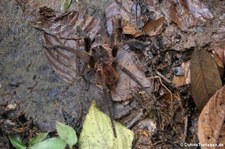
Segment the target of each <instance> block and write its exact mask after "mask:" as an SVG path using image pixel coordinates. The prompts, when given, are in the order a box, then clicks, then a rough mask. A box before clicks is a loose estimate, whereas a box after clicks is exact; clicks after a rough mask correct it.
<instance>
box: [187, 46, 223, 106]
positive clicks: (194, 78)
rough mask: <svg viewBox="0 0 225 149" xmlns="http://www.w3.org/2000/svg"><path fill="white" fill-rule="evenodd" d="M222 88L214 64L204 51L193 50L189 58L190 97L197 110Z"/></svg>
mask: <svg viewBox="0 0 225 149" xmlns="http://www.w3.org/2000/svg"><path fill="white" fill-rule="evenodd" d="M221 86H222V82H221V79H220V74H219V71H218V69H217V66H216V63H215V61H214V59H213V58H212V57H211V55H210V54H209V53H208V52H207V51H206V50H205V49H198V48H197V49H195V50H194V52H193V55H192V58H191V88H192V97H193V98H194V102H195V104H196V106H197V108H198V109H199V110H202V109H203V108H204V106H205V105H206V104H207V102H208V100H209V98H210V97H211V96H212V95H213V94H214V93H215V92H216V91H217V90H218V89H220V88H221Z"/></svg>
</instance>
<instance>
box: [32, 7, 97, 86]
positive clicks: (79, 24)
mask: <svg viewBox="0 0 225 149" xmlns="http://www.w3.org/2000/svg"><path fill="white" fill-rule="evenodd" d="M33 26H34V27H36V28H38V29H40V30H42V31H44V36H43V40H44V46H45V48H46V49H45V53H46V57H47V59H48V60H49V62H50V64H51V65H52V68H53V69H54V70H55V72H56V73H57V74H58V75H59V76H60V77H61V78H62V79H63V80H65V81H67V82H69V83H74V82H76V80H77V79H79V75H80V74H79V73H80V70H79V69H80V68H81V67H82V65H83V63H84V62H88V61H89V58H90V56H89V55H88V54H87V53H85V52H84V48H85V45H84V36H85V35H86V36H89V37H90V38H91V40H92V39H93V38H94V37H95V36H96V35H97V34H98V33H99V31H100V30H101V25H100V19H96V18H94V17H90V16H86V15H84V14H81V13H79V12H77V11H71V12H67V13H61V14H59V13H56V12H54V10H51V9H49V8H47V7H45V8H41V9H40V17H39V19H38V20H37V21H36V22H34V23H33ZM78 28H79V29H80V30H81V31H82V32H80V31H79V30H78ZM84 34H85V35H84ZM55 45H59V46H62V45H65V46H66V47H69V48H60V47H54V48H53V46H55ZM80 63H81V64H80ZM77 68H79V69H77Z"/></svg>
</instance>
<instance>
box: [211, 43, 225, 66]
mask: <svg viewBox="0 0 225 149" xmlns="http://www.w3.org/2000/svg"><path fill="white" fill-rule="evenodd" d="M213 51H214V52H215V53H216V54H217V56H218V57H219V58H220V60H221V62H222V64H223V65H225V44H224V45H220V46H217V47H215V48H214V49H213Z"/></svg>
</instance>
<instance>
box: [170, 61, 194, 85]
mask: <svg viewBox="0 0 225 149" xmlns="http://www.w3.org/2000/svg"><path fill="white" fill-rule="evenodd" d="M181 68H182V69H183V71H184V75H183V76H174V77H173V84H175V86H176V87H180V86H183V85H186V84H190V83H191V77H190V76H191V72H190V61H188V62H183V63H182V64H181Z"/></svg>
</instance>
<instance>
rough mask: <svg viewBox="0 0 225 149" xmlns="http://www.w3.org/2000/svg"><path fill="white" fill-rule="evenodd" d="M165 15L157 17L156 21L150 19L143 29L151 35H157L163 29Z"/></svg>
mask: <svg viewBox="0 0 225 149" xmlns="http://www.w3.org/2000/svg"><path fill="white" fill-rule="evenodd" d="M164 21H165V17H161V18H159V19H156V20H154V21H148V22H147V23H146V24H145V25H144V26H143V28H142V29H143V31H145V32H147V33H148V35H149V36H155V35H157V34H158V33H159V32H160V30H161V29H162V26H163V24H164Z"/></svg>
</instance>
